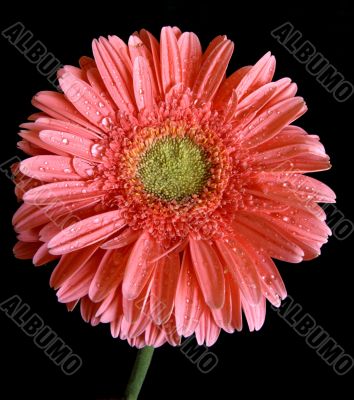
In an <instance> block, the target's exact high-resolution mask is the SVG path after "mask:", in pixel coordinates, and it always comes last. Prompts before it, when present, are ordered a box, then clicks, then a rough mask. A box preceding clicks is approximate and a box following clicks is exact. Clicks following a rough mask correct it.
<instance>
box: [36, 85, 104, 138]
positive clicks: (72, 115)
mask: <svg viewBox="0 0 354 400" xmlns="http://www.w3.org/2000/svg"><path fill="white" fill-rule="evenodd" d="M32 104H33V105H34V106H35V107H37V108H39V109H40V110H43V111H45V112H46V113H47V114H48V115H49V116H51V117H53V118H56V119H59V120H62V121H71V122H76V123H77V124H79V125H81V126H83V127H84V128H86V129H89V130H91V131H93V132H96V133H97V134H98V135H101V134H102V131H101V130H100V129H99V128H97V127H96V126H95V125H92V124H90V123H89V122H88V121H87V119H86V118H84V117H83V116H82V115H81V114H80V113H79V112H78V111H77V110H76V108H75V107H74V106H73V105H72V104H71V103H70V102H69V101H68V100H67V99H66V98H65V96H64V95H63V94H61V93H57V92H39V93H37V94H36V95H35V96H34V97H33V99H32Z"/></svg>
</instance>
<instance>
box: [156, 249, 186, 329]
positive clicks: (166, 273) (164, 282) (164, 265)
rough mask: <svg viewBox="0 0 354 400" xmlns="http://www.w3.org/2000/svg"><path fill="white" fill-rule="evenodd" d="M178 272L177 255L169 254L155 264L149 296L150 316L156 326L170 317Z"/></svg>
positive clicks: (178, 262)
mask: <svg viewBox="0 0 354 400" xmlns="http://www.w3.org/2000/svg"><path fill="white" fill-rule="evenodd" d="M179 272H180V261H179V254H170V255H168V256H166V257H164V258H162V259H161V260H160V261H158V262H157V264H156V267H155V273H154V276H153V282H152V287H151V294H150V314H151V317H152V319H153V320H154V322H155V323H156V324H158V325H161V324H163V323H165V322H166V321H167V320H168V319H169V318H170V316H171V313H172V310H173V306H174V299H175V294H176V287H177V282H178V277H179Z"/></svg>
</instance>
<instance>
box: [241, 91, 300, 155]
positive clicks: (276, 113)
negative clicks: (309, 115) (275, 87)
mask: <svg viewBox="0 0 354 400" xmlns="http://www.w3.org/2000/svg"><path fill="white" fill-rule="evenodd" d="M306 110H307V108H306V105H305V103H304V101H303V99H302V98H301V97H294V98H291V99H287V100H284V101H282V102H281V103H278V104H276V105H274V106H273V107H271V108H269V109H268V110H267V111H264V112H263V113H261V114H260V115H259V116H258V120H257V122H254V123H253V124H252V125H249V126H248V127H247V129H245V130H244V131H242V132H241V133H240V135H241V136H242V137H244V146H246V148H252V147H255V146H258V145H259V144H261V143H264V142H266V141H267V140H269V139H271V138H272V137H274V136H275V135H276V134H277V133H279V132H280V131H281V129H282V128H284V126H286V125H288V124H290V123H291V122H293V121H294V120H296V119H297V118H299V117H300V116H301V115H302V114H304V113H305V112H306Z"/></svg>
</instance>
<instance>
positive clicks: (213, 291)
mask: <svg viewBox="0 0 354 400" xmlns="http://www.w3.org/2000/svg"><path fill="white" fill-rule="evenodd" d="M189 247H190V251H191V257H192V261H193V266H194V271H195V274H196V277H197V279H198V282H199V286H200V289H201V291H202V293H203V296H204V300H205V302H206V304H207V305H208V306H209V307H211V308H220V307H222V306H223V304H224V300H225V281H224V271H223V267H222V264H221V262H220V260H219V257H218V254H217V253H216V251H215V250H214V249H213V247H212V246H211V245H210V244H209V242H207V241H206V240H195V239H192V238H191V239H190V241H189Z"/></svg>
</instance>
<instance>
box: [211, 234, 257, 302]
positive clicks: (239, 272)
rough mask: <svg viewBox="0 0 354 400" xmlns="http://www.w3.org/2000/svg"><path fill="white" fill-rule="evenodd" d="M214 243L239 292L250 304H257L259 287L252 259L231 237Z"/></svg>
mask: <svg viewBox="0 0 354 400" xmlns="http://www.w3.org/2000/svg"><path fill="white" fill-rule="evenodd" d="M216 245H217V247H218V249H219V251H220V254H221V255H222V257H223V259H224V260H225V264H226V267H227V272H228V273H229V274H230V279H233V280H235V281H236V283H237V285H238V287H239V288H240V291H241V293H242V294H243V296H244V297H245V298H246V300H247V301H248V302H249V303H250V304H252V305H253V304H258V303H259V302H260V299H261V288H260V282H259V279H258V275H257V272H256V270H255V267H254V262H253V260H252V259H251V258H250V257H249V256H248V255H247V254H246V253H245V251H244V249H243V247H242V246H241V244H240V243H239V242H238V241H236V240H233V239H228V241H227V242H225V241H224V240H222V239H221V240H218V241H217V242H216Z"/></svg>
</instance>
